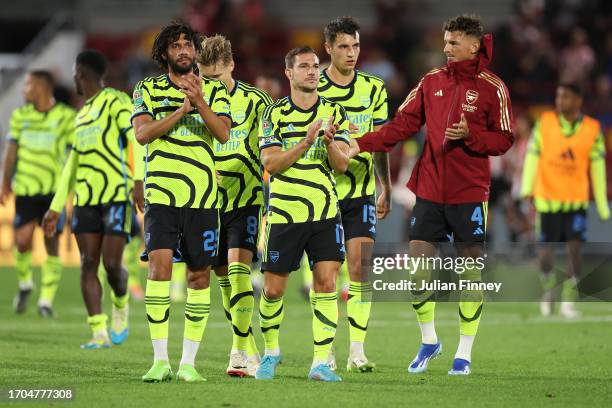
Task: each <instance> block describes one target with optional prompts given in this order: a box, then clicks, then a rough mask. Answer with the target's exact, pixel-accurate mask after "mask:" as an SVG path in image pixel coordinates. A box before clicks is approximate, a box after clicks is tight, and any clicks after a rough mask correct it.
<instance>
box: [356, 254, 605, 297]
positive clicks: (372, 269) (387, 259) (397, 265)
mask: <svg viewBox="0 0 612 408" xmlns="http://www.w3.org/2000/svg"><path fill="white" fill-rule="evenodd" d="M540 245H541V244H535V243H518V244H507V245H505V246H503V247H500V246H498V247H495V248H490V247H485V248H483V249H482V251H478V250H476V251H470V250H469V248H468V249H467V251H466V250H464V248H465V247H461V245H460V244H459V245H457V244H456V243H441V244H438V245H437V247H436V253H435V255H433V256H432V255H429V256H427V255H423V254H420V255H418V256H410V251H409V246H408V244H407V243H401V244H384V243H376V244H375V245H371V244H365V245H364V247H363V250H362V253H363V258H362V268H363V270H364V271H365V272H366V273H365V274H364V275H365V278H364V281H365V282H368V283H370V284H371V285H372V298H371V300H372V301H383V302H384V301H393V302H395V301H401V302H404V301H418V300H422V299H424V298H428V299H429V298H431V299H432V300H436V301H439V302H440V301H442V302H444V301H456V300H459V298H460V297H462V296H465V295H466V293H468V292H471V293H472V294H474V293H479V294H480V293H481V294H482V296H484V297H485V298H486V299H487V301H493V302H495V301H501V302H537V301H540V300H541V298H542V295H543V293H544V291H543V288H542V280H541V271H540V263H539V261H538V251H539V247H540ZM546 245H549V246H550V247H552V248H553V253H554V254H555V260H554V268H553V271H552V273H553V274H555V278H556V285H555V288H554V290H556V291H558V292H559V294H560V292H561V289H562V287H563V286H564V283H566V281H567V280H568V279H571V277H570V276H569V274H568V259H567V257H566V244H565V243H546ZM457 248H459V250H458V249H457ZM466 253H468V254H470V255H471V254H474V253H476V254H477V256H463V255H465V254H466ZM611 271H612V243H585V244H584V246H583V249H582V267H581V269H580V271H579V276H578V277H577V279H576V280H575V281H576V290H577V293H578V298H577V300H578V301H612V273H610V272H611Z"/></svg>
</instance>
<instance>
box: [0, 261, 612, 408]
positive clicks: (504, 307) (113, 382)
mask: <svg viewBox="0 0 612 408" xmlns="http://www.w3.org/2000/svg"><path fill="white" fill-rule="evenodd" d="M0 274H1V275H0V276H2V285H0V389H3V393H4V394H5V395H6V390H7V389H9V388H45V389H48V388H66V387H69V388H72V389H74V390H75V398H74V400H73V401H70V402H56V403H54V405H55V406H66V407H72V406H75V407H76V406H86V407H89V408H91V407H98V406H100V407H124V406H126V407H132V406H134V407H135V406H148V407H154V406H161V407H168V406H184V407H188V406H189V407H191V406H199V407H251V406H265V407H274V406H284V407H287V406H304V407H306V406H309V407H315V406H316V407H324V406H345V407H360V406H367V407H373V406H410V407H443V406H453V407H461V406H472V407H475V406H478V407H479V406H491V407H506V406H507V407H517V406H520V407H546V406H551V407H560V406H575V407H580V406H582V407H585V406H590V407H596V406H598V407H604V406H607V407H609V406H612V394H611V392H610V391H611V389H612V388H611V387H612V313H611V312H612V306H611V305H610V304H609V303H608V304H603V303H599V304H595V303H590V304H584V303H583V304H581V305H579V309H580V310H581V311H583V313H584V315H585V317H584V318H583V319H581V320H579V321H566V320H562V319H560V318H549V319H543V318H541V317H539V316H538V307H537V305H536V304H529V303H521V304H516V303H513V304H510V303H498V304H486V305H485V309H484V312H483V319H482V322H481V325H480V331H479V333H478V336H477V338H476V342H475V345H474V352H473V364H472V371H473V372H472V375H471V376H469V377H465V378H464V377H461V378H457V377H449V376H448V375H447V374H446V373H447V371H448V369H449V368H450V365H451V363H452V359H453V356H454V352H455V349H456V347H457V342H458V320H457V312H456V310H457V305H456V304H453V303H449V304H439V305H438V308H437V314H436V317H437V329H438V335H439V337H440V339H441V341H442V343H443V345H444V353H443V355H442V356H441V357H440V358H438V359H437V360H434V361H433V362H432V363H431V364H430V369H429V371H428V372H427V373H425V374H422V375H409V374H408V373H407V372H406V367H407V365H408V363H409V362H410V360H411V359H412V358H413V356H414V355H415V353H416V351H417V348H418V346H419V342H420V335H419V330H418V326H417V323H416V321H415V317H414V313H413V311H412V310H411V306H410V305H409V304H402V303H375V304H374V305H373V308H372V318H371V320H370V329H369V333H368V338H367V342H366V352H367V355H368V357H369V358H370V359H372V360H373V361H375V362H376V363H377V370H376V372H374V373H371V374H357V373H354V374H353V373H346V372H345V370H344V365H345V362H346V358H347V352H348V323H347V321H346V313H345V310H346V308H345V304H344V303H341V305H340V324H339V329H338V335H337V339H336V343H335V344H336V354H337V359H338V365H339V373H340V375H341V376H342V377H343V382H342V383H337V384H325V383H316V382H309V381H307V380H306V376H307V374H308V368H309V367H310V362H311V358H312V337H311V336H312V334H311V315H310V308H309V305H308V303H307V302H305V301H304V300H302V299H301V297H300V296H299V294H298V290H297V288H298V285H299V283H300V280H301V279H300V277H299V276H293V277H292V279H291V286H290V288H289V289H288V293H287V295H286V298H285V320H284V323H283V326H282V331H281V347H282V351H283V355H284V363H283V364H282V365H281V366H280V368H279V370H278V373H277V379H275V380H274V381H271V382H259V381H255V380H254V379H238V378H230V377H228V376H226V375H225V368H226V366H227V362H228V352H229V348H230V346H231V336H230V329H229V327H228V325H227V323H226V321H225V317H224V315H223V311H222V307H221V299H220V295H219V291H218V286H217V284H216V281H215V279H213V281H214V282H213V285H212V308H211V309H212V312H211V316H210V319H209V321H208V326H207V328H206V333H205V338H204V341H203V343H202V346H201V348H200V352H199V354H198V358H197V363H196V364H197V366H198V368H199V370H200V372H201V373H202V374H203V375H204V376H205V377H206V378H207V379H208V381H207V382H206V383H202V384H194V385H192V384H184V383H176V382H172V383H166V384H144V383H142V382H141V380H140V377H141V376H142V375H143V374H144V373H145V372H146V371H147V369H148V368H149V367H150V364H151V362H152V349H151V344H150V341H149V334H148V328H147V322H146V317H145V312H144V304H143V303H138V302H132V303H131V316H130V323H131V326H130V338H129V339H128V341H127V342H126V343H125V344H124V345H122V346H118V347H113V348H111V349H107V350H97V351H87V350H80V349H79V344H80V343H81V342H84V341H85V340H87V339H88V336H89V335H90V333H89V328H88V327H87V325H86V323H85V309H84V306H83V302H82V299H81V293H80V289H79V276H78V271H77V270H76V269H69V270H66V271H65V272H64V275H63V278H62V285H61V287H60V290H59V292H58V298H57V301H56V307H55V309H56V313H57V317H56V318H54V319H52V320H42V319H41V318H39V317H38V315H37V313H36V307H35V302H36V297H37V293H36V292H35V293H33V296H32V297H31V298H30V307H29V309H28V312H27V313H26V314H25V315H23V316H17V315H15V314H14V312H13V311H12V306H11V302H12V298H13V296H14V291H15V290H16V278H15V274H14V271H13V270H12V269H10V268H0ZM143 274H144V271H143ZM37 279H38V270H36V271H35V282H36V281H37ZM109 302H110V301H109V298H108V296H106V298H105V302H104V303H105V310H106V311H107V312H110V304H109ZM183 320H184V318H183V305H182V304H173V305H172V308H171V325H170V350H169V351H170V358H171V364H172V366H173V369H174V370H176V369H177V368H178V367H177V365H178V362H179V360H180V353H181V342H182V333H183ZM255 326H257V324H256V323H255ZM255 333H256V337H257V341H258V344H259V346H260V350H263V339H262V338H261V334H260V331H259V329H258V326H257V328H256V329H255ZM5 395H3V396H2V397H1V398H2V399H0V405H5V404H6V403H7V400H6V396H5ZM48 404H49V403H48V402H35V403H33V405H34V406H47V405H48ZM26 405H29V404H24V403H23V402H19V403H17V404H16V406H26Z"/></svg>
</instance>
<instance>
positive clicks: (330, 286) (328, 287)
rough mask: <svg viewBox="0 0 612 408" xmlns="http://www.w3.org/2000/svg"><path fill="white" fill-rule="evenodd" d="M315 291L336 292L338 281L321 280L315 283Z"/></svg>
mask: <svg viewBox="0 0 612 408" xmlns="http://www.w3.org/2000/svg"><path fill="white" fill-rule="evenodd" d="M313 289H314V291H315V292H316V293H332V292H335V291H336V281H335V280H332V279H329V280H319V281H315V282H313Z"/></svg>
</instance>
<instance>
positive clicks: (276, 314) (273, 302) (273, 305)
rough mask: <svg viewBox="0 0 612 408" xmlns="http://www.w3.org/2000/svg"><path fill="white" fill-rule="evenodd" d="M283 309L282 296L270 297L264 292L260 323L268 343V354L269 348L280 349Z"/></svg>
mask: <svg viewBox="0 0 612 408" xmlns="http://www.w3.org/2000/svg"><path fill="white" fill-rule="evenodd" d="M283 309H284V308H283V298H282V297H281V298H278V299H268V298H267V297H266V294H265V292H262V294H261V298H260V299H259V325H260V326H261V332H262V333H263V338H264V342H265V345H266V354H268V350H279V349H280V345H279V341H278V337H279V334H280V325H281V323H282V322H283V317H284V312H283Z"/></svg>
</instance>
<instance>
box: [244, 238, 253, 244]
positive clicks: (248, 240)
mask: <svg viewBox="0 0 612 408" xmlns="http://www.w3.org/2000/svg"><path fill="white" fill-rule="evenodd" d="M244 241H245V242H248V243H249V244H253V245H255V238H253V237H248V238H247V239H245V240H244Z"/></svg>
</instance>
